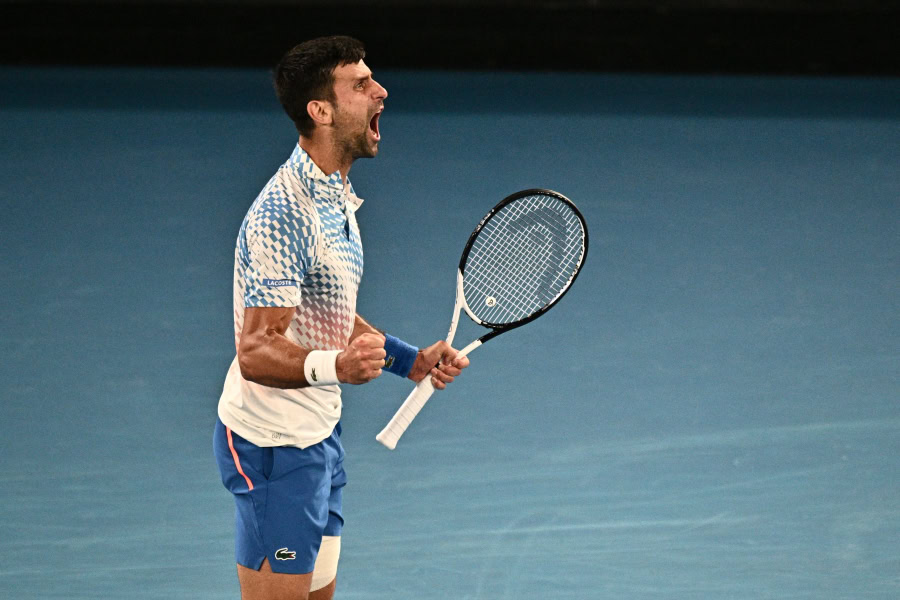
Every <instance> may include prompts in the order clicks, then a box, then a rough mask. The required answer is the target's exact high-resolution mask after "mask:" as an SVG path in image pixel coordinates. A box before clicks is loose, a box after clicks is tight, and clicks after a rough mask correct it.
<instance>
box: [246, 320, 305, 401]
mask: <svg viewBox="0 0 900 600" xmlns="http://www.w3.org/2000/svg"><path fill="white" fill-rule="evenodd" d="M257 337H258V338H259V339H251V340H247V341H246V343H245V342H244V340H241V347H240V350H239V352H238V363H239V365H240V367H241V375H242V376H243V377H244V379H246V380H248V381H253V382H254V383H259V384H261V385H267V386H269V387H274V388H281V389H293V388H301V387H307V386H308V385H309V383H308V382H307V381H306V377H305V375H304V372H303V363H304V361H305V360H306V355H307V354H309V350H306V349H305V348H301V347H300V346H298V345H297V344H295V343H293V342H291V341H290V340H289V339H287V338H286V337H284V336H283V335H281V334H279V333H277V332H275V331H270V332H268V333H267V334H265V335H260V336H257Z"/></svg>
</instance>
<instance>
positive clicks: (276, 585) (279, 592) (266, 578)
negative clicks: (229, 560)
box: [237, 559, 312, 600]
mask: <svg viewBox="0 0 900 600" xmlns="http://www.w3.org/2000/svg"><path fill="white" fill-rule="evenodd" d="M237 570H238V580H239V581H240V582H241V600H308V598H309V584H310V582H311V581H312V573H304V574H300V575H296V574H292V573H275V572H273V571H272V568H271V567H270V566H269V560H268V559H266V560H264V561H263V564H262V566H261V567H260V568H259V570H258V571H254V570H253V569H248V568H247V567H245V566H243V565H238V566H237Z"/></svg>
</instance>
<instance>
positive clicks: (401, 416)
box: [375, 375, 434, 450]
mask: <svg viewBox="0 0 900 600" xmlns="http://www.w3.org/2000/svg"><path fill="white" fill-rule="evenodd" d="M432 394H434V384H432V383H431V375H426V376H425V379H423V380H422V381H420V382H419V383H417V384H416V387H415V389H413V391H412V392H410V394H409V396H407V397H406V400H404V402H403V404H401V405H400V408H399V409H398V410H397V413H396V414H395V415H394V416H393V418H392V419H391V420H390V422H389V423H388V424H387V425H386V426H385V428H384V429H382V430H381V433H379V434H378V435H376V436H375V439H376V440H378V441H379V442H381V443H382V444H384V446H385V447H387V448H389V449H391V450H393V449H394V448H396V447H397V442H398V441H400V437H401V436H402V435H403V433H404V432H405V431H406V428H407V427H409V424H410V423H412V422H413V419H415V418H416V415H417V414H419V411H420V410H422V407H423V406H425V403H426V402H428V399H429V398H431V395H432Z"/></svg>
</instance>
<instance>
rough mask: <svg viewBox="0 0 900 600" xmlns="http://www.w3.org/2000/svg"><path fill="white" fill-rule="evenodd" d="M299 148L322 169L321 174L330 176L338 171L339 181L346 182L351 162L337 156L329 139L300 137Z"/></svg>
mask: <svg viewBox="0 0 900 600" xmlns="http://www.w3.org/2000/svg"><path fill="white" fill-rule="evenodd" d="M300 147H301V148H303V150H304V152H306V153H307V154H308V155H309V158H310V159H312V161H313V162H314V163H316V166H317V167H319V168H320V169H322V172H323V173H325V174H326V175H331V174H332V173H334V172H335V171H340V173H341V179H342V180H343V181H347V174H348V173H350V165H352V164H353V161H351V160H346V159H344V158H343V157H341V156H339V155H338V153H337V152H336V151H335V147H334V144H333V143H332V141H331V140H330V139H325V138H324V137H318V138H316V139H313V138H308V137H304V136H302V135H301V136H300Z"/></svg>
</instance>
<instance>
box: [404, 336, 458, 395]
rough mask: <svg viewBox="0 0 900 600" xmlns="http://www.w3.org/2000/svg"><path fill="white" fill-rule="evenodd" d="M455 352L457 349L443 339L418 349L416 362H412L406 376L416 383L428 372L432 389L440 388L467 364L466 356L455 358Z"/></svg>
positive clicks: (445, 385)
mask: <svg viewBox="0 0 900 600" xmlns="http://www.w3.org/2000/svg"><path fill="white" fill-rule="evenodd" d="M456 354H457V350H456V349H454V348H453V347H451V346H450V344H448V343H447V342H445V341H443V340H440V341H438V342H435V343H434V344H432V345H431V346H428V347H427V348H423V349H421V350H419V353H418V354H417V355H416V362H414V363H413V366H412V369H411V370H410V371H409V375H407V377H408V378H409V379H412V380H413V381H415V382H416V383H418V382H420V381H422V380H423V379H424V378H425V376H426V375H429V374H430V375H431V383H432V384H433V385H434V389H436V390H442V389H444V388H445V387H447V384H448V383H453V378H454V377H458V376H459V374H460V373H461V372H462V370H463V369H465V368H466V367H468V366H469V359H468V358H467V357H465V356H463V357H462V358H457V356H456ZM435 365H436V366H435Z"/></svg>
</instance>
